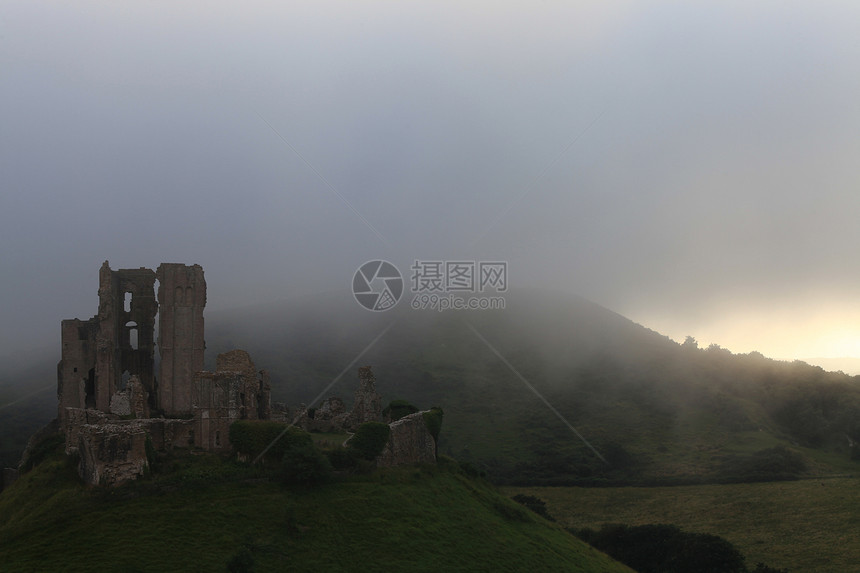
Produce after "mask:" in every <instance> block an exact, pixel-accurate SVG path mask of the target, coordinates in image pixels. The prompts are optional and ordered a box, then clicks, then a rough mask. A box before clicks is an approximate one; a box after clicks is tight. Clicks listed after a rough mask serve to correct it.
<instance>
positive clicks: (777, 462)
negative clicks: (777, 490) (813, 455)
mask: <svg viewBox="0 0 860 573" xmlns="http://www.w3.org/2000/svg"><path fill="white" fill-rule="evenodd" d="M805 469H806V462H805V461H804V460H803V457H802V456H801V455H800V454H798V453H797V452H793V451H792V450H789V449H788V448H786V447H785V446H776V447H773V448H767V449H764V450H759V451H757V452H754V453H752V454H750V455H749V456H747V457H743V458H734V459H730V460H728V461H727V462H726V463H724V464H723V468H722V474H723V476H724V479H725V480H726V481H739V482H755V481H779V480H791V479H797V478H798V476H799V474H800V473H801V472H803V470H805Z"/></svg>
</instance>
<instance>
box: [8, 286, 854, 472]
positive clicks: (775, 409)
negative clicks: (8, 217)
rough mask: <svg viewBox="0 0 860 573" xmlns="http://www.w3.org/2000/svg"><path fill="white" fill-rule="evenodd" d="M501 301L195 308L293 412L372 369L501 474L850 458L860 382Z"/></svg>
mask: <svg viewBox="0 0 860 573" xmlns="http://www.w3.org/2000/svg"><path fill="white" fill-rule="evenodd" d="M506 299H507V308H506V310H504V311H464V312H443V313H439V312H435V311H418V310H412V309H411V308H409V306H408V305H404V304H401V305H400V306H398V307H396V308H395V309H393V310H391V311H388V312H385V313H372V312H367V311H366V310H364V309H363V308H361V307H360V306H359V305H357V304H356V303H355V301H354V300H352V298H351V295H350V294H349V293H348V292H346V293H344V292H341V293H320V294H318V295H315V296H310V297H306V298H304V299H299V300H291V301H287V302H284V303H281V304H266V305H259V306H254V307H250V308H245V309H236V310H233V311H229V312H207V318H206V344H207V351H206V359H207V361H208V364H207V366H209V367H210V368H211V367H213V366H214V358H215V356H216V355H217V354H218V353H220V352H224V351H227V350H231V349H233V348H242V349H245V350H247V351H248V352H250V354H251V356H252V358H253V360H254V362H255V363H256V365H257V367H259V368H266V369H268V370H270V372H271V374H272V391H273V398H274V399H275V400H276V401H282V402H285V403H286V404H288V405H290V406H292V407H296V406H298V405H299V404H301V403H305V404H308V405H311V406H312V405H313V404H311V402H312V401H313V400H314V399H315V398H316V397H318V396H320V395H321V393H323V391H324V390H325V389H326V387H328V386H329V385H330V384H331V383H332V381H333V380H336V379H337V383H336V384H334V386H332V387H331V389H330V390H329V391H328V392H326V393H325V394H323V397H325V395H338V396H340V397H342V398H343V399H344V400H345V401H346V403H347V405H349V404H350V403H351V400H352V394H353V392H354V390H355V388H356V379H355V372H356V370H357V368H358V367H359V366H363V365H368V364H369V365H372V366H373V370H374V373H375V375H376V381H377V390H378V391H379V392H380V393H382V395H383V397H384V400H385V402H386V403H387V402H388V401H390V400H394V399H407V400H409V401H410V402H412V403H414V404H415V405H417V406H419V407H421V408H429V407H431V406H435V405H439V406H442V407H443V408H444V410H445V428H444V430H443V431H442V434H441V436H440V450H439V451H440V452H441V453H444V454H447V455H449V456H451V457H454V458H455V459H458V460H463V461H469V462H471V463H473V464H474V465H475V466H476V467H478V468H480V469H481V470H483V471H485V472H487V474H488V475H489V476H490V477H491V479H493V480H494V481H496V482H498V483H511V484H513V483H516V484H523V485H525V484H528V485H607V484H616V485H621V484H649V485H654V484H676V483H713V482H731V481H761V480H772V479H786V478H793V477H797V476H812V475H830V474H843V473H851V472H855V471H857V470H858V465H857V463H858V462H857V459H860V446H854V445H853V444H855V443H860V382H858V381H860V378H858V377H851V376H847V375H845V374H841V373H828V372H825V371H824V370H822V369H821V368H818V367H814V366H809V365H807V364H805V363H802V362H792V363H789V362H780V361H775V360H770V359H768V358H765V357H764V356H762V355H760V354H757V353H751V354H745V355H737V354H731V353H730V352H728V351H726V350H724V349H721V348H719V347H718V346H711V347H709V348H706V349H702V348H696V347H695V346H694V345H692V344H683V345H682V344H678V343H676V342H674V341H672V340H670V339H668V338H667V337H665V336H662V335H660V334H659V333H656V332H653V331H651V330H649V329H647V328H645V327H643V326H640V325H638V324H635V323H633V322H631V321H630V320H628V319H626V318H624V317H622V316H620V315H618V314H616V313H614V312H611V311H609V310H607V309H605V308H602V307H600V306H598V305H595V304H593V303H590V302H588V301H586V300H584V299H582V298H579V297H575V296H569V295H562V294H559V293H548V292H540V291H521V292H512V293H509V294H508V295H507V296H506ZM500 356H501V357H503V358H504V360H502V359H501V358H500ZM55 361H56V356H46V358H45V361H44V363H45V364H47V365H48V366H47V367H43V371H44V372H43V373H42V372H36V371H34V370H33V371H30V372H29V373H25V374H23V375H16V376H13V377H7V382H8V384H7V385H6V386H4V385H2V384H0V398H3V399H5V400H7V401H10V402H14V401H15V400H17V399H19V398H20V397H21V396H25V395H27V394H28V393H32V392H33V391H34V390H38V389H39V388H45V387H50V386H51V385H52V384H55V380H54V375H53V372H52V371H51V368H53V366H52V365H53V364H54V363H55ZM506 362H507V363H506ZM512 369H513V370H512ZM37 374H38V375H37ZM341 374H342V375H341ZM28 376H30V378H28ZM338 376H340V378H338ZM521 377H522V378H521ZM524 380H525V382H524ZM0 382H3V379H2V378H0ZM14 382H19V385H18V386H14V385H12V386H10V385H9V384H12V383H14ZM532 389H534V390H535V391H537V392H538V393H539V394H540V397H538V396H537V395H536V394H535V393H534V392H533V391H532ZM542 398H543V399H545V400H546V402H547V403H549V404H550V405H551V406H552V408H554V409H555V411H556V412H557V413H558V414H560V415H561V416H562V417H563V418H564V421H562V420H561V419H559V417H557V416H556V414H555V412H553V411H552V409H550V407H548V406H547V403H545V402H544V401H543V399H542ZM54 407H55V400H54V399H53V392H50V391H47V392H43V393H41V394H36V395H33V396H31V397H30V398H27V399H25V400H23V401H22V402H18V403H15V404H13V405H12V406H9V407H7V408H6V409H5V410H4V411H3V412H2V414H3V415H2V416H0V430H2V432H0V435H2V436H3V438H2V442H0V456H2V460H3V461H4V463H5V464H6V465H11V464H14V461H15V460H16V459H17V456H18V455H20V451H21V449H23V445H24V439H25V437H26V436H27V435H29V434H30V433H32V431H33V430H35V429H36V428H38V427H40V426H42V425H44V424H45V423H46V422H47V421H48V420H50V418H51V417H53V416H54V415H55V410H54ZM565 422H567V423H569V424H570V425H571V426H573V427H574V428H576V430H577V431H578V432H579V433H580V434H581V435H582V436H584V437H585V439H587V440H588V441H589V443H590V444H592V445H593V446H594V447H595V448H596V449H597V450H598V451H599V452H600V453H601V455H602V456H603V457H604V458H605V459H606V460H607V462H608V463H604V462H602V461H601V460H600V459H599V458H598V457H597V456H596V455H595V454H594V453H593V452H592V451H591V450H590V449H589V448H588V447H587V446H586V445H585V444H584V443H583V442H582V441H581V440H580V438H579V437H578V436H576V435H575V434H574V433H573V432H572V431H571V429H570V428H569V427H568V426H567V425H566V423H565Z"/></svg>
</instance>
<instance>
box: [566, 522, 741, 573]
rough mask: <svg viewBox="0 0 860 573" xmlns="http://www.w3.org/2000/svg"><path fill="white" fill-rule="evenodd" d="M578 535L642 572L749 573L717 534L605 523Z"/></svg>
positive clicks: (656, 525)
mask: <svg viewBox="0 0 860 573" xmlns="http://www.w3.org/2000/svg"><path fill="white" fill-rule="evenodd" d="M577 535H579V536H580V538H581V539H583V540H584V541H586V542H588V543H590V544H591V545H593V546H594V547H596V548H597V549H600V550H601V551H603V552H605V553H608V554H609V555H610V556H612V557H613V558H615V559H617V560H618V561H621V562H622V563H624V564H625V565H628V566H629V567H632V568H633V569H635V570H636V571H638V572H639V573H687V572H689V571H696V572H697V573H746V571H747V569H746V565H745V564H744V556H743V555H742V554H741V552H740V551H738V550H737V549H736V548H735V547H734V546H733V545H732V544H731V543H729V542H728V541H726V540H725V539H723V538H722V537H718V536H716V535H709V534H706V533H688V532H685V531H682V530H681V529H680V528H679V527H677V526H675V525H664V524H655V525H639V526H636V527H631V526H628V525H620V524H616V525H604V526H603V527H602V528H601V529H600V531H597V532H594V531H592V530H582V531H580V532H579V533H577Z"/></svg>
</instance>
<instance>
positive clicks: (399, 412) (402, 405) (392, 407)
mask: <svg viewBox="0 0 860 573" xmlns="http://www.w3.org/2000/svg"><path fill="white" fill-rule="evenodd" d="M417 411H418V407H417V406H415V405H414V404H411V403H410V402H407V401H406V400H392V401H391V402H390V403H389V404H388V406H386V407H385V409H384V410H383V411H382V416H383V418H384V417H386V416H387V417H388V419H390V420H391V421H392V422H396V421H397V420H399V419H400V418H402V417H404V416H408V415H409V414H414V413H415V412H417Z"/></svg>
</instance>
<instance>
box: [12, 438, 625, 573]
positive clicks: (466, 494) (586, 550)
mask: <svg viewBox="0 0 860 573" xmlns="http://www.w3.org/2000/svg"><path fill="white" fill-rule="evenodd" d="M249 558H250V559H251V560H252V561H253V564H254V568H253V570H254V571H287V570H289V571H391V570H398V569H400V570H407V571H583V572H586V571H588V572H607V573H609V572H624V571H627V572H629V571H630V570H629V569H628V568H626V567H624V566H623V565H620V564H618V563H616V562H614V561H612V560H611V559H610V558H608V557H607V556H605V555H604V554H602V553H599V552H598V551H596V550H594V549H592V548H591V547H589V546H587V545H585V544H584V543H582V542H581V541H579V540H578V539H576V538H575V537H573V536H572V535H570V534H568V533H567V532H566V531H564V530H563V529H562V528H560V527H559V526H557V525H555V524H551V523H549V522H547V521H545V520H544V519H543V518H541V517H538V516H537V515H535V514H533V513H531V512H529V511H527V510H526V509H524V508H523V507H522V506H520V505H518V504H516V503H514V502H513V501H511V500H510V499H507V498H505V497H503V496H501V495H500V494H499V493H497V491H496V490H495V489H494V488H493V487H492V486H490V485H489V484H488V483H486V482H485V481H483V480H479V479H474V478H470V477H468V476H467V475H465V474H464V473H463V472H462V471H460V470H459V467H458V466H457V465H456V463H454V462H453V461H450V462H447V463H443V464H442V466H441V467H437V466H433V467H420V468H417V467H416V468H407V469H398V470H388V471H379V472H377V473H374V474H370V475H364V476H353V477H352V478H350V479H348V480H345V481H337V482H334V483H328V484H325V485H321V486H317V487H314V488H304V489H303V488H286V487H284V486H282V485H279V484H277V483H273V482H271V481H270V480H268V479H266V476H265V475H264V474H263V473H261V470H254V469H250V468H247V467H244V466H240V465H237V464H234V463H232V462H225V461H222V460H220V459H218V458H217V457H214V456H209V455H201V456H185V457H178V458H177V459H175V460H173V461H172V464H168V469H167V471H166V472H165V473H163V474H159V475H155V476H152V477H150V478H149V479H148V480H144V481H142V482H138V483H134V484H130V485H127V486H124V487H120V488H116V489H103V488H87V487H85V486H83V485H81V484H80V482H79V480H78V479H77V475H76V474H75V470H74V468H73V467H72V464H70V463H69V462H68V461H67V460H65V459H64V457H63V456H62V455H61V453H59V452H58V453H55V454H54V455H52V456H51V457H49V458H48V459H47V460H46V461H44V462H42V463H41V464H40V465H38V466H36V468H35V469H34V470H33V471H31V472H29V473H27V474H25V475H24V476H22V478H21V479H20V480H19V481H18V482H16V483H15V484H14V485H13V486H12V487H11V488H10V489H7V490H6V491H4V492H3V493H2V494H0V570H3V571H16V572H18V571H20V572H26V571H34V572H37V571H38V572H41V571H67V572H74V571H87V572H88V571H93V570H99V571H122V572H145V571H158V572H163V571H205V572H212V571H226V570H227V564H228V563H230V562H231V561H232V562H233V563H234V564H236V563H238V562H241V561H242V560H247V559H249Z"/></svg>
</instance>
